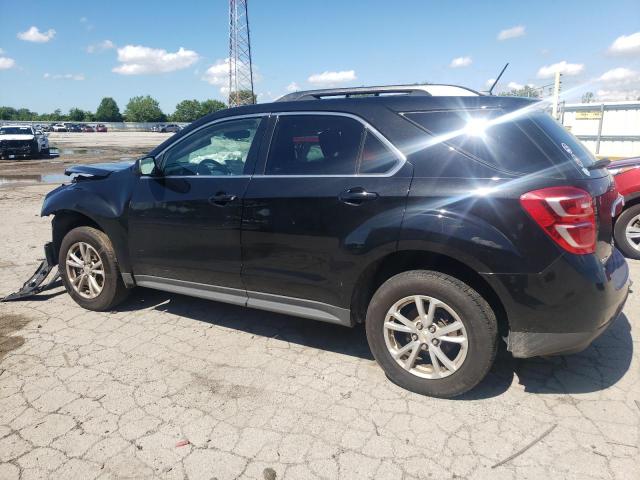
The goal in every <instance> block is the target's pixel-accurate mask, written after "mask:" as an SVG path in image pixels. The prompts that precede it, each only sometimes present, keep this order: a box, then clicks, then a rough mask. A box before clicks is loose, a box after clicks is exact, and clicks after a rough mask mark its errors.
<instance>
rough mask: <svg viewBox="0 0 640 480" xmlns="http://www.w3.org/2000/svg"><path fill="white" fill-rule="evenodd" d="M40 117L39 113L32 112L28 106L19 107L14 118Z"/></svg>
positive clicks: (31, 118) (32, 118) (30, 118)
mask: <svg viewBox="0 0 640 480" xmlns="http://www.w3.org/2000/svg"><path fill="white" fill-rule="evenodd" d="M36 118H38V114H37V113H35V112H32V111H31V110H29V109H28V108H19V109H18V111H17V112H16V116H15V118H14V119H13V120H34V119H36Z"/></svg>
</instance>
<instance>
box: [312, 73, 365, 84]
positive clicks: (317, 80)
mask: <svg viewBox="0 0 640 480" xmlns="http://www.w3.org/2000/svg"><path fill="white" fill-rule="evenodd" d="M357 78H358V77H356V72H355V70H343V71H340V72H328V71H327V72H322V73H314V74H313V75H311V76H310V77H309V78H308V79H307V81H308V82H309V83H311V84H312V85H319V86H327V87H328V86H331V85H336V84H338V83H345V82H352V81H354V80H356V79H357Z"/></svg>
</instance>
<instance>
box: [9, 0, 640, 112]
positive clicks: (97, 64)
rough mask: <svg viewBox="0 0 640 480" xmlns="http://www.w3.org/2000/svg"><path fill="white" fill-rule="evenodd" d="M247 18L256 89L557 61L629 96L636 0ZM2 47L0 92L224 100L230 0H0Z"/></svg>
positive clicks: (466, 80) (637, 74) (391, 6)
mask: <svg viewBox="0 0 640 480" xmlns="http://www.w3.org/2000/svg"><path fill="white" fill-rule="evenodd" d="M249 18H250V22H251V35H252V52H253V62H254V65H255V69H256V71H257V81H256V88H255V90H256V92H257V93H258V94H259V101H269V100H271V99H273V98H276V97H278V96H280V95H283V94H285V93H287V89H288V88H289V89H293V88H296V87H297V88H300V89H306V88H320V87H324V86H349V85H376V84H390V83H414V82H422V81H428V82H432V83H439V82H440V83H457V84H463V85H466V86H469V87H472V88H476V89H484V88H486V87H485V85H486V82H487V80H488V79H490V78H494V77H495V76H496V75H497V73H498V72H499V70H500V68H501V67H502V66H503V64H504V63H505V62H507V61H509V62H510V64H511V65H510V67H509V69H508V70H507V72H506V74H505V76H504V77H503V83H502V85H503V87H506V85H507V84H509V83H511V84H512V85H514V86H515V85H516V84H518V85H524V84H533V85H536V86H540V85H545V84H548V83H551V82H552V79H550V78H549V77H550V76H552V75H553V73H552V72H553V70H555V69H556V68H560V69H561V70H562V71H563V72H565V75H564V77H563V87H565V88H567V89H569V88H574V87H578V86H581V87H580V88H577V89H576V92H577V94H579V93H581V92H582V91H585V90H590V91H593V92H595V93H596V94H597V96H598V97H599V98H601V99H610V100H624V99H626V98H633V99H636V98H637V97H639V96H640V2H638V0H620V1H609V2H599V1H577V0H576V1H557V0H556V1H537V2H520V1H513V2H507V1H492V2H486V6H485V7H481V6H480V2H477V1H447V2H443V1H439V2H438V1H413V0H398V1H394V2H392V1H389V0H386V1H378V0H368V1H364V0H362V1H359V0H349V1H346V0H341V1H333V0H324V1H313V2H310V1H306V2H305V1H300V0H298V1H293V0H286V1H285V0H272V1H265V0H249ZM502 31H507V33H503V34H502V37H507V38H505V39H502V40H500V39H499V38H498V36H499V35H500V32H502ZM141 47H142V48H141ZM0 49H1V50H0V105H8V106H13V107H27V108H29V109H31V110H35V111H37V112H49V111H53V110H54V109H55V108H61V109H62V110H63V111H67V110H68V109H69V108H70V107H74V106H76V107H79V108H83V109H90V110H92V111H94V110H95V109H96V107H97V105H98V103H99V101H100V99H101V98H102V97H103V96H112V97H114V98H115V99H116V101H117V102H118V104H119V105H120V107H121V109H124V106H125V104H126V102H127V100H128V99H129V98H130V97H132V96H134V95H146V94H149V95H152V96H154V97H155V98H157V99H158V100H159V101H160V105H161V107H162V108H163V110H164V111H165V112H167V113H170V112H172V111H173V109H174V107H175V104H176V103H177V102H178V101H180V100H183V99H185V98H197V99H205V98H219V99H225V96H224V94H223V93H222V92H221V90H220V88H221V86H224V85H221V83H224V81H225V79H224V76H223V75H222V76H221V75H220V72H224V71H225V68H224V59H225V58H226V57H227V56H228V2H227V1H225V0H208V1H204V0H184V1H182V2H175V1H172V2H165V1H161V0H154V1H131V0H129V1H126V2H125V1H120V0H107V1H102V2H101V1H86V0H85V1H82V2H81V1H75V0H63V1H57V2H53V1H33V0H20V1H16V0H0ZM180 49H182V50H180ZM563 62H564V63H563ZM220 65H222V66H220ZM212 67H213V68H212ZM545 67H547V68H546V69H545ZM550 72H551V73H550ZM325 73H327V74H325ZM578 96H579V95H578Z"/></svg>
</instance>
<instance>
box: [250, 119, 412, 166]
mask: <svg viewBox="0 0 640 480" xmlns="http://www.w3.org/2000/svg"><path fill="white" fill-rule="evenodd" d="M271 115H273V116H277V117H281V116H291V115H326V116H334V117H347V118H351V119H352V120H356V121H357V122H360V124H361V125H362V126H363V127H364V129H365V130H366V131H367V132H371V134H372V135H373V136H375V137H376V138H377V139H378V140H380V141H381V142H382V144H383V145H384V146H385V147H387V148H388V149H389V150H390V151H391V152H392V153H393V154H394V155H395V156H396V165H395V166H394V167H393V168H392V169H390V170H388V171H387V172H385V173H365V174H359V173H353V174H349V175H335V174H324V175H269V174H265V173H257V174H254V175H253V178H354V177H361V178H369V177H374V178H375V177H382V178H384V177H392V176H393V175H395V174H396V173H397V172H398V171H399V170H400V169H401V168H402V167H403V166H404V164H405V163H407V157H406V156H405V155H404V153H402V152H401V151H400V150H399V149H398V148H397V147H396V146H395V145H394V144H393V143H391V142H390V141H389V140H388V139H387V137H385V136H384V135H382V133H380V132H379V131H378V130H377V129H376V128H375V127H374V126H373V125H371V124H370V123H369V122H367V121H366V120H365V119H363V118H361V117H359V116H357V115H354V114H352V113H346V112H332V111H324V110H304V111H293V110H292V111H287V112H272V113H271ZM274 133H275V132H274ZM272 141H273V135H272V136H271V138H270V139H269V151H268V152H267V158H266V161H267V162H268V161H269V152H270V151H271V142H272ZM265 168H266V162H265Z"/></svg>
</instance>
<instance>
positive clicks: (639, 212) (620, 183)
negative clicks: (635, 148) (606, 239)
mask: <svg viewBox="0 0 640 480" xmlns="http://www.w3.org/2000/svg"><path fill="white" fill-rule="evenodd" d="M609 171H610V172H611V174H612V175H613V178H614V179H615V182H616V187H618V191H619V192H620V194H621V195H623V196H624V203H625V205H624V210H623V211H622V213H621V214H620V216H619V217H618V218H617V219H616V224H615V228H614V238H615V240H616V243H617V244H618V248H619V249H620V250H621V251H622V253H624V254H625V255H626V256H627V257H629V258H635V259H636V260H640V157H634V158H626V159H624V160H616V161H615V162H611V163H610V164H609Z"/></svg>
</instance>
